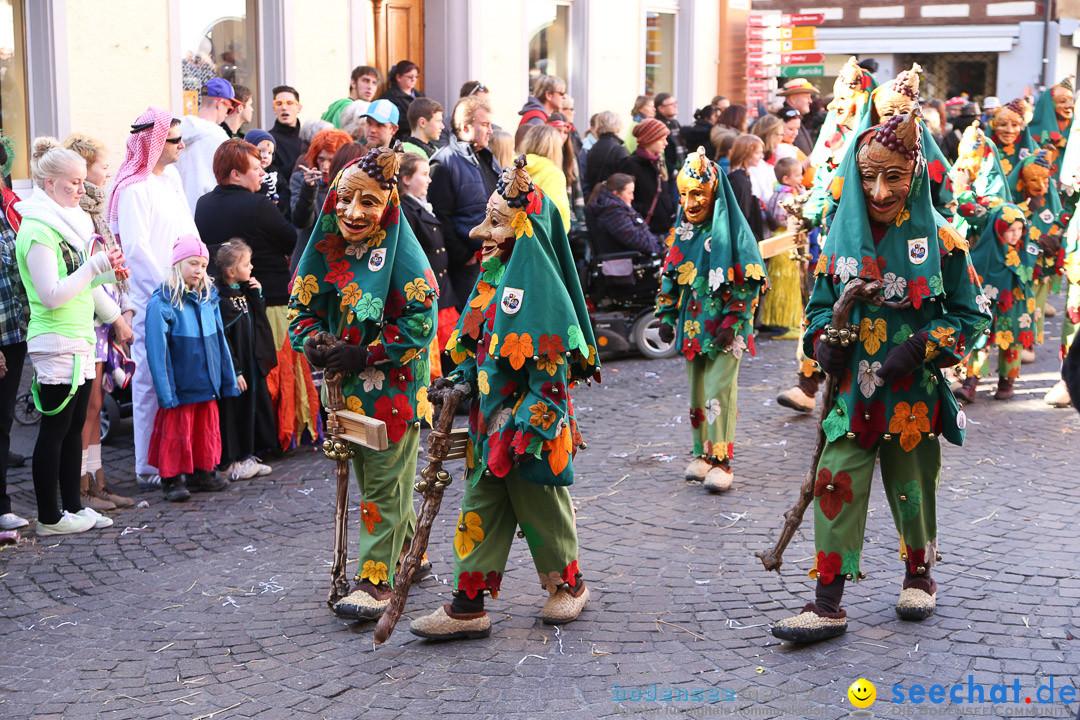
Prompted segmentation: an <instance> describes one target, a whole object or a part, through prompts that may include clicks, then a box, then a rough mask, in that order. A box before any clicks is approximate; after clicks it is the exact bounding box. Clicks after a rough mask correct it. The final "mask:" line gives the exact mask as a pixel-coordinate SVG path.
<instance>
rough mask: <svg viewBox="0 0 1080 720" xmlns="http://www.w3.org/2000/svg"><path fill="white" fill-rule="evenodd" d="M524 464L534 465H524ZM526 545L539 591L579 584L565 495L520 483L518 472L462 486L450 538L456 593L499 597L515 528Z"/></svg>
mask: <svg viewBox="0 0 1080 720" xmlns="http://www.w3.org/2000/svg"><path fill="white" fill-rule="evenodd" d="M527 462H539V461H538V460H528V461H527ZM519 526H520V527H521V533H522V534H523V535H524V536H525V539H526V541H527V542H528V543H529V552H530V553H532V557H533V563H535V565H536V570H537V572H538V573H539V574H540V585H541V586H542V587H544V588H545V589H546V590H547V591H548V592H549V593H554V592H555V591H556V590H558V588H559V586H560V585H562V584H563V583H564V582H565V583H567V584H569V585H570V586H574V585H576V584H577V583H578V582H579V571H578V563H577V557H578V541H577V528H576V527H575V525H574V506H573V503H572V502H571V501H570V491H569V490H568V489H567V488H566V487H564V486H560V487H555V486H550V485H537V484H535V483H531V482H529V481H527V480H524V479H523V478H522V477H521V473H520V472H518V469H517V468H512V469H511V470H510V472H509V473H508V474H507V476H506V477H504V478H500V477H496V476H495V475H493V474H491V473H489V472H487V471H485V472H483V473H481V474H480V478H479V480H477V482H476V484H475V485H469V484H466V487H465V495H464V497H463V498H462V500H461V514H460V515H459V516H458V526H457V532H456V533H455V534H454V558H455V559H454V575H455V576H456V577H457V583H456V588H457V589H458V590H460V591H462V592H464V593H465V594H466V595H467V596H468V597H470V598H475V597H476V596H477V594H478V593H480V592H482V591H483V590H488V591H489V592H490V593H491V596H492V597H498V594H499V586H500V585H501V584H502V576H503V572H504V571H505V570H506V559H507V558H508V557H509V555H510V546H511V545H512V544H513V542H514V534H515V531H516V530H517V529H518V527H519Z"/></svg>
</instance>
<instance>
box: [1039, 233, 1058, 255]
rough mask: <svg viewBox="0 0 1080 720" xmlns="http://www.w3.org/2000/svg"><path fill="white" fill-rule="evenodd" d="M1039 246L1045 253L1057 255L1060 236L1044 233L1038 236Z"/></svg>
mask: <svg viewBox="0 0 1080 720" xmlns="http://www.w3.org/2000/svg"><path fill="white" fill-rule="evenodd" d="M1039 248H1040V249H1041V250H1042V251H1043V252H1044V253H1046V254H1047V255H1057V253H1058V250H1060V249H1061V238H1060V237H1059V236H1057V235H1051V234H1049V233H1046V234H1044V235H1043V236H1042V237H1040V238H1039Z"/></svg>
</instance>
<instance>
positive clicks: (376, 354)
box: [367, 343, 389, 365]
mask: <svg viewBox="0 0 1080 720" xmlns="http://www.w3.org/2000/svg"><path fill="white" fill-rule="evenodd" d="M387 360H389V358H388V357H387V356H386V346H385V345H383V344H381V343H380V344H379V345H372V346H371V347H370V348H369V349H368V360H367V364H368V365H377V364H379V363H381V362H386V361H387Z"/></svg>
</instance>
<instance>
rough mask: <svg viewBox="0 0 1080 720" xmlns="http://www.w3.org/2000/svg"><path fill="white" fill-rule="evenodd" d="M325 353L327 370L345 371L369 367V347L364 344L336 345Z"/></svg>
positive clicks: (334, 371)
mask: <svg viewBox="0 0 1080 720" xmlns="http://www.w3.org/2000/svg"><path fill="white" fill-rule="evenodd" d="M325 355H326V371H327V372H332V373H344V372H350V371H356V370H362V369H363V368H365V367H367V358H368V349H367V347H365V346H363V345H335V346H334V347H332V348H330V349H329V350H327V351H326V353H325Z"/></svg>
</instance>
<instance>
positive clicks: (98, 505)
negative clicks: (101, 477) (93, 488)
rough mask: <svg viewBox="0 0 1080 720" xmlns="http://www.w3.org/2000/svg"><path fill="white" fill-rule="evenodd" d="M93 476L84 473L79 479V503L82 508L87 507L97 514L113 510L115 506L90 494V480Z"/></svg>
mask: <svg viewBox="0 0 1080 720" xmlns="http://www.w3.org/2000/svg"><path fill="white" fill-rule="evenodd" d="M93 477H94V476H93V475H91V474H90V473H84V474H83V476H82V477H81V478H79V502H81V503H82V504H83V507H88V508H90V509H92V510H95V511H97V512H105V511H106V510H115V509H116V505H115V504H114V503H111V502H109V501H108V500H106V499H105V498H101V497H98V496H97V495H93V494H91V492H90V482H91V478H93Z"/></svg>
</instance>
